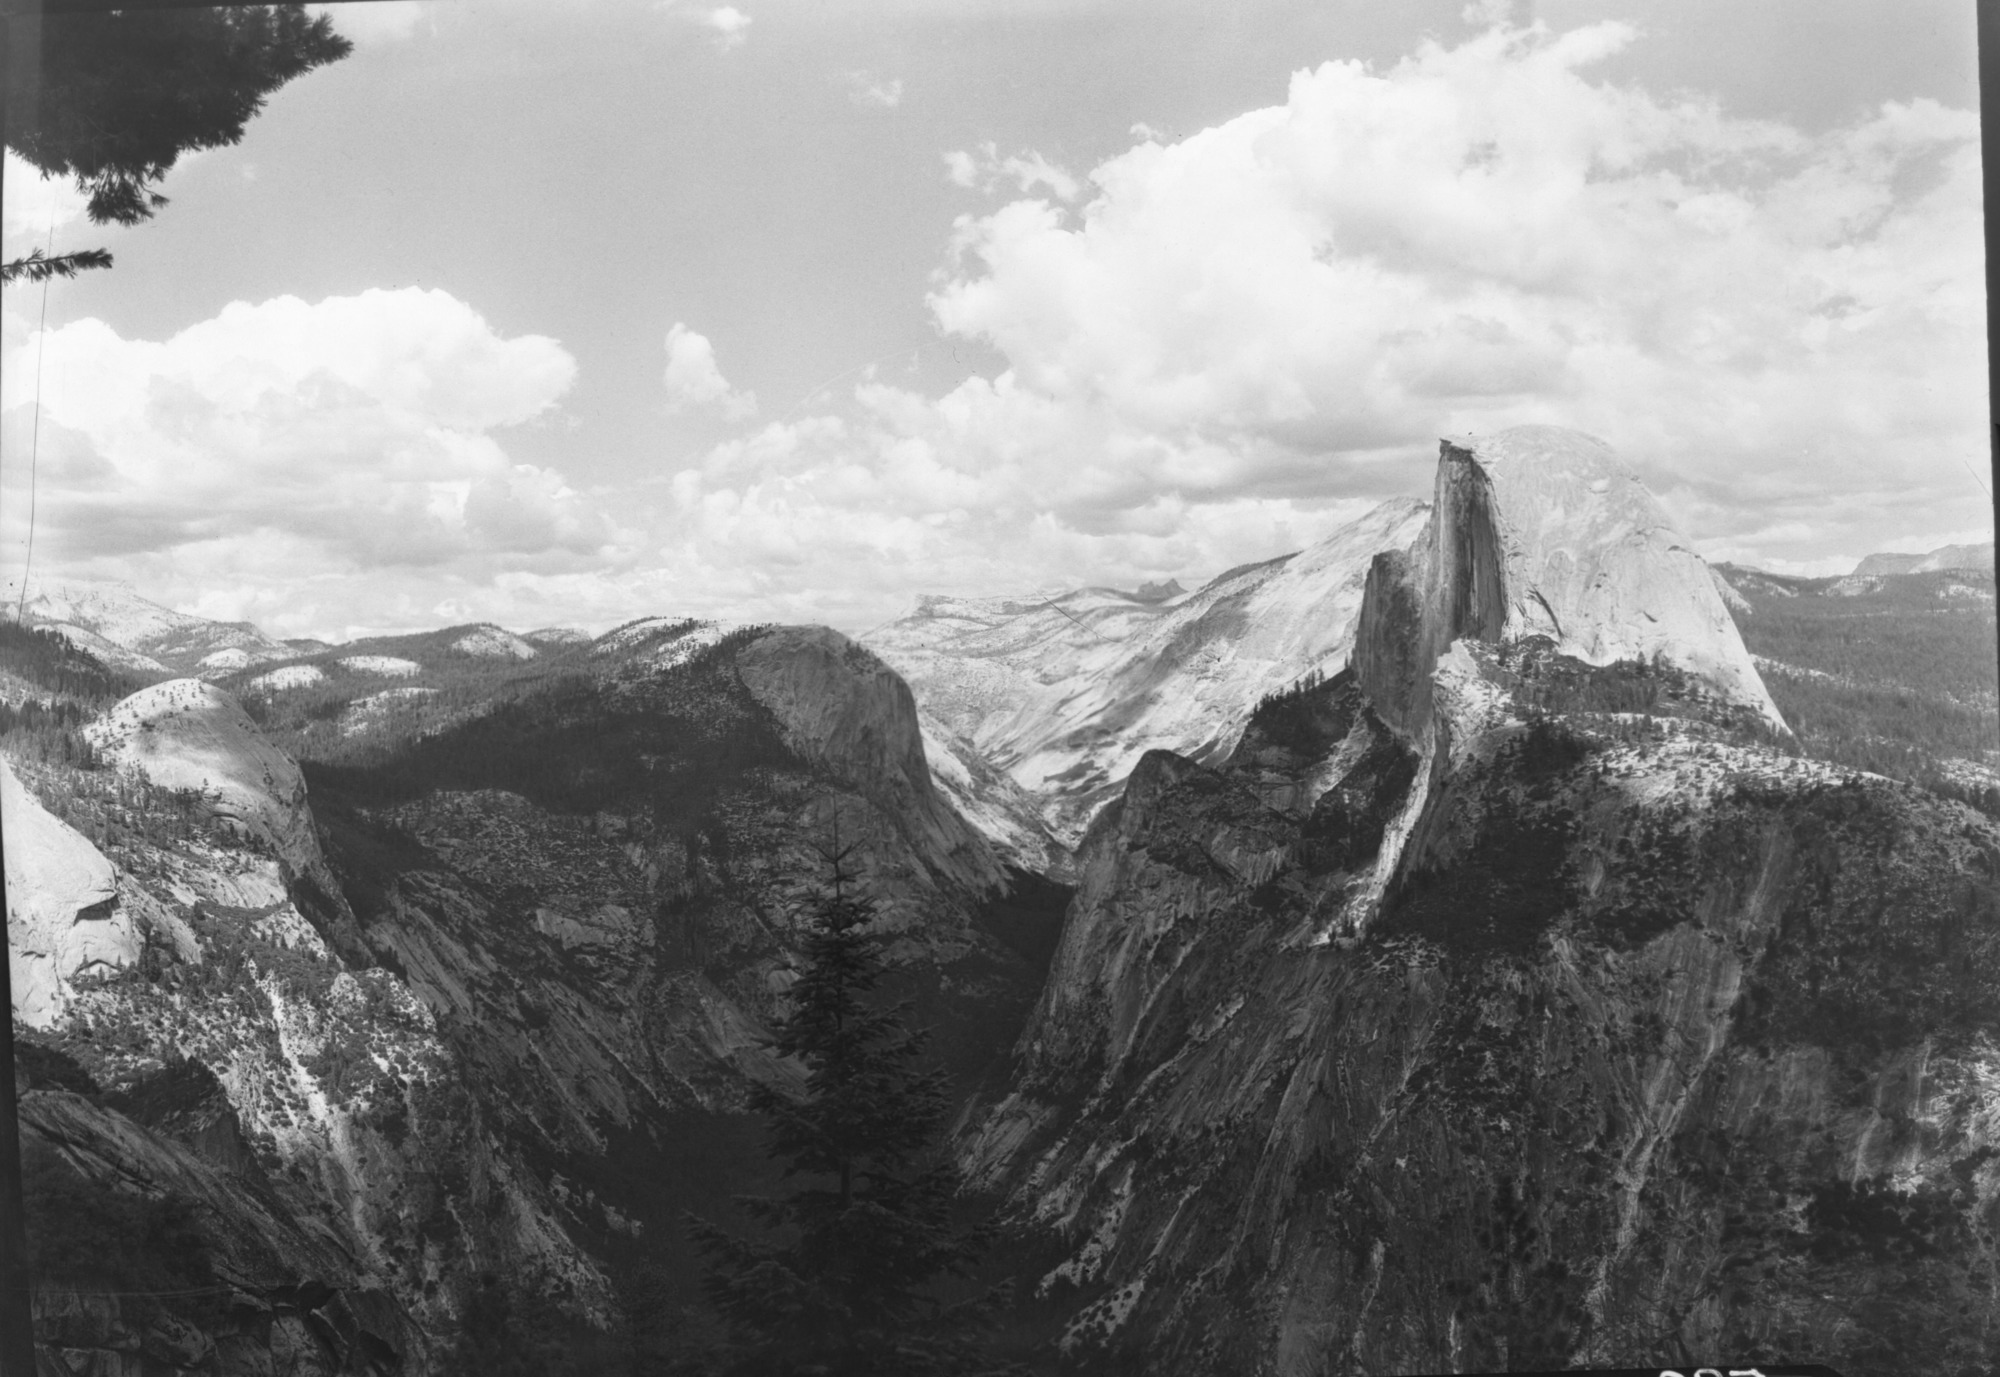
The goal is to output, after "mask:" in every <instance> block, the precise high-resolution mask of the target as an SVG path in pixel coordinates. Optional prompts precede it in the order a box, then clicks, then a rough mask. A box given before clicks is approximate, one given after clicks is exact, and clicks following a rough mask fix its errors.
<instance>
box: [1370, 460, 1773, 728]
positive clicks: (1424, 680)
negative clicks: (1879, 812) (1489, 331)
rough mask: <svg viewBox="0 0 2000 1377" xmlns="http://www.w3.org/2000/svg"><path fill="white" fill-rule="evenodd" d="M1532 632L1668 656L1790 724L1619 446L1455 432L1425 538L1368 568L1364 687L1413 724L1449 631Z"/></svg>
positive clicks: (1426, 701) (1618, 652)
mask: <svg viewBox="0 0 2000 1377" xmlns="http://www.w3.org/2000/svg"><path fill="white" fill-rule="evenodd" d="M1536 637H1539V638H1545V639H1546V640H1547V641H1548V642H1550V643H1551V647H1552V649H1554V650H1555V651H1556V652H1557V653H1559V654H1562V655H1568V656H1572V657H1574V658H1575V659H1578V660H1581V661H1583V662H1585V663H1586V664H1591V665H1600V666H1602V665H1609V664H1613V663H1616V662H1619V661H1627V660H1637V661H1649V662H1650V661H1655V660H1658V661H1664V662H1665V663H1667V664H1671V665H1673V666H1674V667H1675V668H1677V669H1680V670H1683V671H1685V672H1687V673H1688V674H1690V675H1692V676H1693V677H1694V678H1695V679H1696V680H1697V681H1698V682H1699V683H1700V684H1701V685H1702V687H1703V688H1704V689H1705V690H1707V691H1708V692H1711V693H1713V694H1714V695H1715V697H1716V698H1718V699H1719V700H1720V701H1722V702H1724V703H1727V704H1730V705H1732V706H1734V707H1738V708H1743V709H1748V710H1750V711H1751V712H1753V713H1755V714H1756V715H1757V716H1758V717H1759V718H1761V719H1762V720H1763V721H1764V722H1765V724H1766V725H1768V726H1770V727H1771V728H1773V729H1775V730H1779V731H1782V730H1784V729H1785V723H1784V719H1783V717H1782V716H1781V715H1780V714H1779V712H1778V709H1777V707H1776V706H1775V705H1774V704H1773V703H1772V702H1771V697H1770V695H1769V694H1768V693H1767V692H1766V691H1765V689H1764V684H1763V681H1762V680H1761V679H1759V678H1758V676H1757V669H1756V666H1755V665H1754V664H1753V663H1752V662H1751V659H1750V655H1749V652H1748V651H1746V650H1745V649H1744V648H1743V641H1742V638H1741V637H1740V636H1739V635H1738V634H1737V631H1736V624H1735V623H1734V621H1732V620H1731V618H1730V616H1729V609H1728V607H1727V606H1726V605H1725V604H1724V603H1723V600H1722V595H1721V594H1720V593H1718V592H1717V591H1716V588H1715V582H1714V579H1713V578H1712V577H1711V576H1710V574H1709V571H1708V566H1707V564H1706V563H1705V562H1704V561H1703V560H1702V558H1701V556H1699V555H1698V554H1696V553H1695V552H1694V550H1693V549H1692V548H1691V547H1690V546H1689V544H1688V542H1687V541H1686V539H1685V538H1683V537H1682V535H1681V534H1680V532H1679V531H1677V530H1675V529H1674V526H1673V523H1672V521H1671V520H1670V519H1669V518H1668V517H1667V514H1666V512H1665V511H1664V510H1663V509H1662V508H1661V506H1660V504H1659V501H1658V500H1657V499H1656V498H1654V496H1653V495H1652V494H1651V493H1650V492H1648V491H1647V490H1646V489H1645V487H1644V485H1642V484H1641V483H1640V482H1639V480H1638V478H1637V477H1636V476H1635V475H1634V474H1633V473H1632V471H1631V469H1630V468H1628V467H1627V466H1626V465H1625V463H1624V462H1623V461H1622V460H1620V459H1619V458H1618V456H1617V454H1616V453H1614V452H1613V450H1612V448H1611V447H1610V446H1609V445H1607V444H1605V443H1604V442H1603V441H1602V440H1599V439H1597V438H1595V437H1594V436H1589V435H1584V434H1582V433H1580V432H1578V431H1573V430H1564V429H1561V428H1559V427H1555V426H1519V427H1516V428H1515V429H1512V430H1505V431H1502V432H1500V433H1499V434H1498V435H1492V436H1487V437H1484V438H1479V439H1467V440H1464V441H1453V440H1446V441H1444V442H1442V444H1441V445H1440V446H1439V456H1438V471H1437V485H1436V498H1435V500H1434V502H1433V504H1432V507H1431V517H1430V521H1429V523H1428V524H1427V525H1426V526H1425V528H1424V532H1423V534H1422V535H1421V536H1419V537H1418V539H1417V541H1416V543H1415V545H1413V546H1412V547H1411V548H1410V550H1409V551H1407V552H1396V551H1391V552H1388V553H1385V554H1383V555H1380V556H1378V557H1377V558H1376V561H1375V564H1374V567H1373V568H1371V569H1370V570H1369V581H1368V592H1367V596H1366V598H1365V599H1364V604H1363V607H1362V614H1361V625H1360V629H1359V633H1358V637H1357V645H1356V647H1355V660H1354V662H1355V669H1356V672H1357V674H1358V675H1359V677H1360V680H1361V683H1362V686H1363V687H1364V688H1365V689H1366V690H1367V691H1368V694H1369V697H1370V699H1371V700H1372V701H1373V703H1374V705H1375V710H1376V711H1377V712H1378V713H1379V714H1381V715H1382V717H1383V718H1384V719H1385V720H1387V721H1389V722H1390V723H1391V724H1392V725H1395V726H1397V727H1399V728H1403V729H1405V730H1413V731H1414V730H1417V729H1420V728H1421V727H1422V726H1424V725H1425V724H1426V723H1427V722H1428V721H1429V719H1430V708H1431V676H1432V673H1433V671H1434V670H1435V669H1436V667H1437V664H1438V661H1439V660H1440V659H1441V658H1442V657H1443V656H1444V654H1445V652H1446V651H1447V650H1448V649H1449V648H1450V647H1451V644H1452V643H1453V642H1454V641H1457V640H1459V639H1460V638H1469V639H1472V640H1477V641H1486V642H1490V643H1493V644H1496V645H1504V644H1506V643H1508V642H1515V641H1522V640H1527V639H1529V638H1536Z"/></svg>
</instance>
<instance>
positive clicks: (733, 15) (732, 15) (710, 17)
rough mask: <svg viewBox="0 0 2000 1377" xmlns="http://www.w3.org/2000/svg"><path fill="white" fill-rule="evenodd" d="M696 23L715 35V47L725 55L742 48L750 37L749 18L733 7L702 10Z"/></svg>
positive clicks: (726, 6)
mask: <svg viewBox="0 0 2000 1377" xmlns="http://www.w3.org/2000/svg"><path fill="white" fill-rule="evenodd" d="M696 22H697V23H699V24H700V25H701V26H702V27H703V28H705V29H707V30H708V31H709V32H710V33H712V34H714V35H715V46H716V47H717V48H718V49H720V50H721V51H723V52H725V53H726V52H729V51H731V50H732V49H735V48H740V47H742V46H743V44H744V43H745V42H746V41H747V40H748V39H749V37H750V16H749V15H747V14H745V13H744V12H743V11H742V10H739V9H737V8H736V6H734V5H723V6H720V7H718V8H716V9H711V10H704V11H702V12H701V14H700V15H699V16H697V19H696Z"/></svg>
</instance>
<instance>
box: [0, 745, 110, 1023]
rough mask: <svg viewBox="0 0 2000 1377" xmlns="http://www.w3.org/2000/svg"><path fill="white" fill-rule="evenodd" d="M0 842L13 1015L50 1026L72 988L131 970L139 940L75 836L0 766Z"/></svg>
mask: <svg viewBox="0 0 2000 1377" xmlns="http://www.w3.org/2000/svg"><path fill="white" fill-rule="evenodd" d="M0 827H4V828H5V829H6V838H7V960H8V972H9V978H10V980H11V982H12V985H11V988H12V990H13V996H14V1016H15V1017H16V1018H19V1019H21V1020H22V1021H23V1022H25V1023H27V1024H28V1025H29V1026H31V1027H37V1028H43V1027H47V1026H48V1025H50V1024H51V1023H54V1022H55V1021H56V1020H57V1019H58V1018H59V1017H60V1016H61V1015H62V1013H63V1010H64V1009H65V1008H66V1007H67V1006H68V1005H69V1003H70V1002H71V1001H72V999H73V998H74V997H75V984H74V982H75V981H76V980H77V979H78V978H79V977H88V976H90V975H92V974H98V975H109V974H114V973H116V972H118V971H121V970H125V969H128V968H130V967H131V966H132V965H133V964H134V963H136V962H137V960H138V957H139V945H140V944H139V937H138V934H136V933H135V932H134V931H133V928H132V920H131V917H130V915H128V914H127V913H126V912H125V911H124V910H123V909H122V908H121V907H120V905H119V903H118V885H117V876H116V873H115V872H114V871H113V869H112V867H111V862H109V861H107V860H106V859H105V858H104V857H103V855H102V854H100V853H99V852H98V850H97V848H96V847H94V846H92V845H91V844H90V842H89V841H88V840H86V839H85V838H84V837H83V836H82V834H80V833H79V832H77V831H76V830H75V829H74V828H72V827H70V826H68V825H67V824H65V823H64V822H63V821H62V820H61V819H59V818H56V817H54V816H52V815H51V814H50V813H49V811H48V810H47V809H46V808H44V807H42V805H41V804H40V802H38V801H37V800H36V799H35V797H34V796H33V795H32V794H30V793H28V792H27V791H26V790H25V789H23V788H22V787H21V781H20V780H19V778H17V777H16V776H15V774H14V770H13V767H12V766H11V765H9V764H7V762H6V761H4V760H0Z"/></svg>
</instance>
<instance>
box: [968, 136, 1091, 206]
mask: <svg viewBox="0 0 2000 1377" xmlns="http://www.w3.org/2000/svg"><path fill="white" fill-rule="evenodd" d="M944 165H945V177H946V178H947V179H948V180H949V181H950V182H951V183H952V184H953V185H955V186H962V187H964V188H965V189H966V190H968V191H985V192H994V191H999V190H1001V189H1002V188H1003V187H1004V186H1006V185H1007V184H1009V183H1011V184H1012V190H1014V191H1016V192H1032V191H1034V189H1035V188H1036V187H1038V186H1039V187H1046V188H1047V189H1048V191H1049V193H1050V194H1051V195H1053V196H1054V197H1055V198H1056V199H1057V200H1059V201H1073V200H1075V199H1076V195H1077V193H1078V192H1079V191H1081V190H1082V189H1083V188H1082V186H1081V184H1079V183H1078V181H1077V179H1076V178H1075V177H1073V176H1071V175H1070V174H1069V173H1068V172H1067V171H1065V170H1064V169H1062V168H1060V167H1058V166H1056V164H1054V163H1052V162H1050V161H1049V160H1048V159H1047V158H1044V157H1043V156H1042V155H1041V154H1039V153H1037V152H1034V151H1033V150H1029V151H1028V152H1025V153H1016V154H1012V155H1010V156H1008V157H1005V158H1003V157H1001V156H1000V150H999V148H998V147H997V146H996V145H994V144H992V143H983V144H981V145H980V146H979V150H978V152H977V153H968V152H966V151H965V150H964V149H962V148H960V149H953V150H951V151H950V152H948V153H946V154H945V155H944Z"/></svg>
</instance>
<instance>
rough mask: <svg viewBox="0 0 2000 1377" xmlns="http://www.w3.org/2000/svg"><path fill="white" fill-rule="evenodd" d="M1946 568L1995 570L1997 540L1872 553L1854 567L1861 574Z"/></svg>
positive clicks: (1866, 575)
mask: <svg viewBox="0 0 2000 1377" xmlns="http://www.w3.org/2000/svg"><path fill="white" fill-rule="evenodd" d="M1945 569H1974V570H1982V571H1984V572H1986V573H1988V574H1990V573H1992V572H1993V542H1992V541H1990V540H1989V541H1987V542H1986V543H1985V544H1984V545H1946V546H1942V547H1940V548H1939V549H1936V550H1932V551H1931V552H1930V553H1929V554H1926V555H1889V554H1880V555H1870V556H1868V557H1867V558H1866V559H1864V560H1862V561H1861V563H1859V564H1857V565H1855V566H1854V573H1855V575H1856V576H1857V577H1862V578H1866V577H1868V576H1869V575H1872V574H1931V573H1936V572H1938V571H1940V570H1945Z"/></svg>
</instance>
